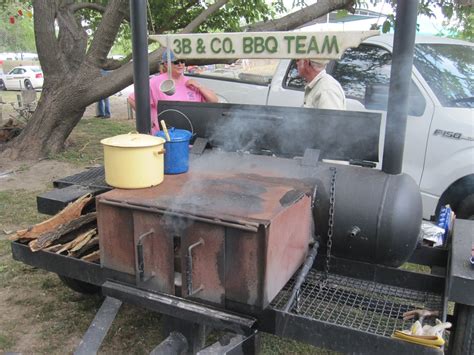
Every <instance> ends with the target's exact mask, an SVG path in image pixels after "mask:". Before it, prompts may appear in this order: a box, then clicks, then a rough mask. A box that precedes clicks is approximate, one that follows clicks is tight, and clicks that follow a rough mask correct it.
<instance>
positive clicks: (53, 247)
mask: <svg viewBox="0 0 474 355" xmlns="http://www.w3.org/2000/svg"><path fill="white" fill-rule="evenodd" d="M62 246H63V245H62V244H55V245H51V246H50V247H47V248H44V249H43V250H44V251H50V252H51V253H56V252H57V251H58V250H59V249H61V247H62Z"/></svg>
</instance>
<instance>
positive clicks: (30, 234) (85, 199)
mask: <svg viewBox="0 0 474 355" xmlns="http://www.w3.org/2000/svg"><path fill="white" fill-rule="evenodd" d="M92 198H93V196H92V195H91V194H87V195H84V196H82V197H80V198H78V199H77V200H76V201H74V202H72V203H70V204H69V205H67V206H66V207H65V208H64V209H63V210H62V211H61V212H59V213H58V214H56V215H54V216H53V217H51V218H49V219H47V220H46V221H43V222H41V223H38V224H35V225H34V226H31V227H29V228H27V229H22V230H19V231H17V232H16V234H15V235H13V236H11V237H9V239H10V240H12V241H15V240H18V239H36V238H38V237H39V236H40V235H42V234H45V233H54V232H53V231H54V230H55V229H56V228H58V227H59V226H61V225H65V224H67V223H68V222H70V221H71V220H74V219H76V218H78V217H79V216H80V215H81V213H82V209H83V208H84V206H86V205H87V204H88V203H89V201H90V200H92Z"/></svg>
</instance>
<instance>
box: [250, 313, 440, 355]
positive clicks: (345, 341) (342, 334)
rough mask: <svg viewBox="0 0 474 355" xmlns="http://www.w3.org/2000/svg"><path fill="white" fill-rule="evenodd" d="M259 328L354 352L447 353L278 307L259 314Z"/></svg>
mask: <svg viewBox="0 0 474 355" xmlns="http://www.w3.org/2000/svg"><path fill="white" fill-rule="evenodd" d="M259 324H260V326H259V330H260V331H264V332H267V333H271V334H275V335H277V336H280V337H284V338H290V339H293V340H297V341H301V342H303V343H306V344H311V345H314V346H317V347H323V348H326V349H330V350H334V351H339V352H342V353H350V354H377V355H378V354H384V355H390V354H394V355H400V354H443V352H442V351H441V349H434V348H428V347H426V346H422V345H417V344H412V343H407V342H404V341H402V340H398V339H393V338H389V337H385V336H381V335H377V334H372V333H367V332H364V331H360V330H356V329H352V328H348V327H343V326H340V325H335V324H331V323H327V322H322V321H316V320H314V319H310V318H307V317H303V316H298V315H295V314H288V313H284V312H282V311H278V310H275V309H266V310H265V311H264V314H263V316H262V318H261V319H260V317H259Z"/></svg>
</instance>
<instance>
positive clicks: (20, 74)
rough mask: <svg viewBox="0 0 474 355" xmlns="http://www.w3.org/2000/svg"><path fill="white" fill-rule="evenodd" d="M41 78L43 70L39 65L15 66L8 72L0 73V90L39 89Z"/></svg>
mask: <svg viewBox="0 0 474 355" xmlns="http://www.w3.org/2000/svg"><path fill="white" fill-rule="evenodd" d="M43 80H44V79H43V71H42V70H41V67H39V66H34V65H25V66H21V67H15V68H13V69H12V70H10V72H9V73H8V74H3V75H0V90H23V89H29V90H31V89H41V88H42V87H43Z"/></svg>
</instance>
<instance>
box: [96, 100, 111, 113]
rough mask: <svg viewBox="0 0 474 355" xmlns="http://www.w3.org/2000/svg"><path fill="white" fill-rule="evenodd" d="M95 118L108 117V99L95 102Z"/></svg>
mask: <svg viewBox="0 0 474 355" xmlns="http://www.w3.org/2000/svg"><path fill="white" fill-rule="evenodd" d="M97 116H108V117H110V102H109V98H108V97H107V98H105V99H102V100H99V101H97Z"/></svg>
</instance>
